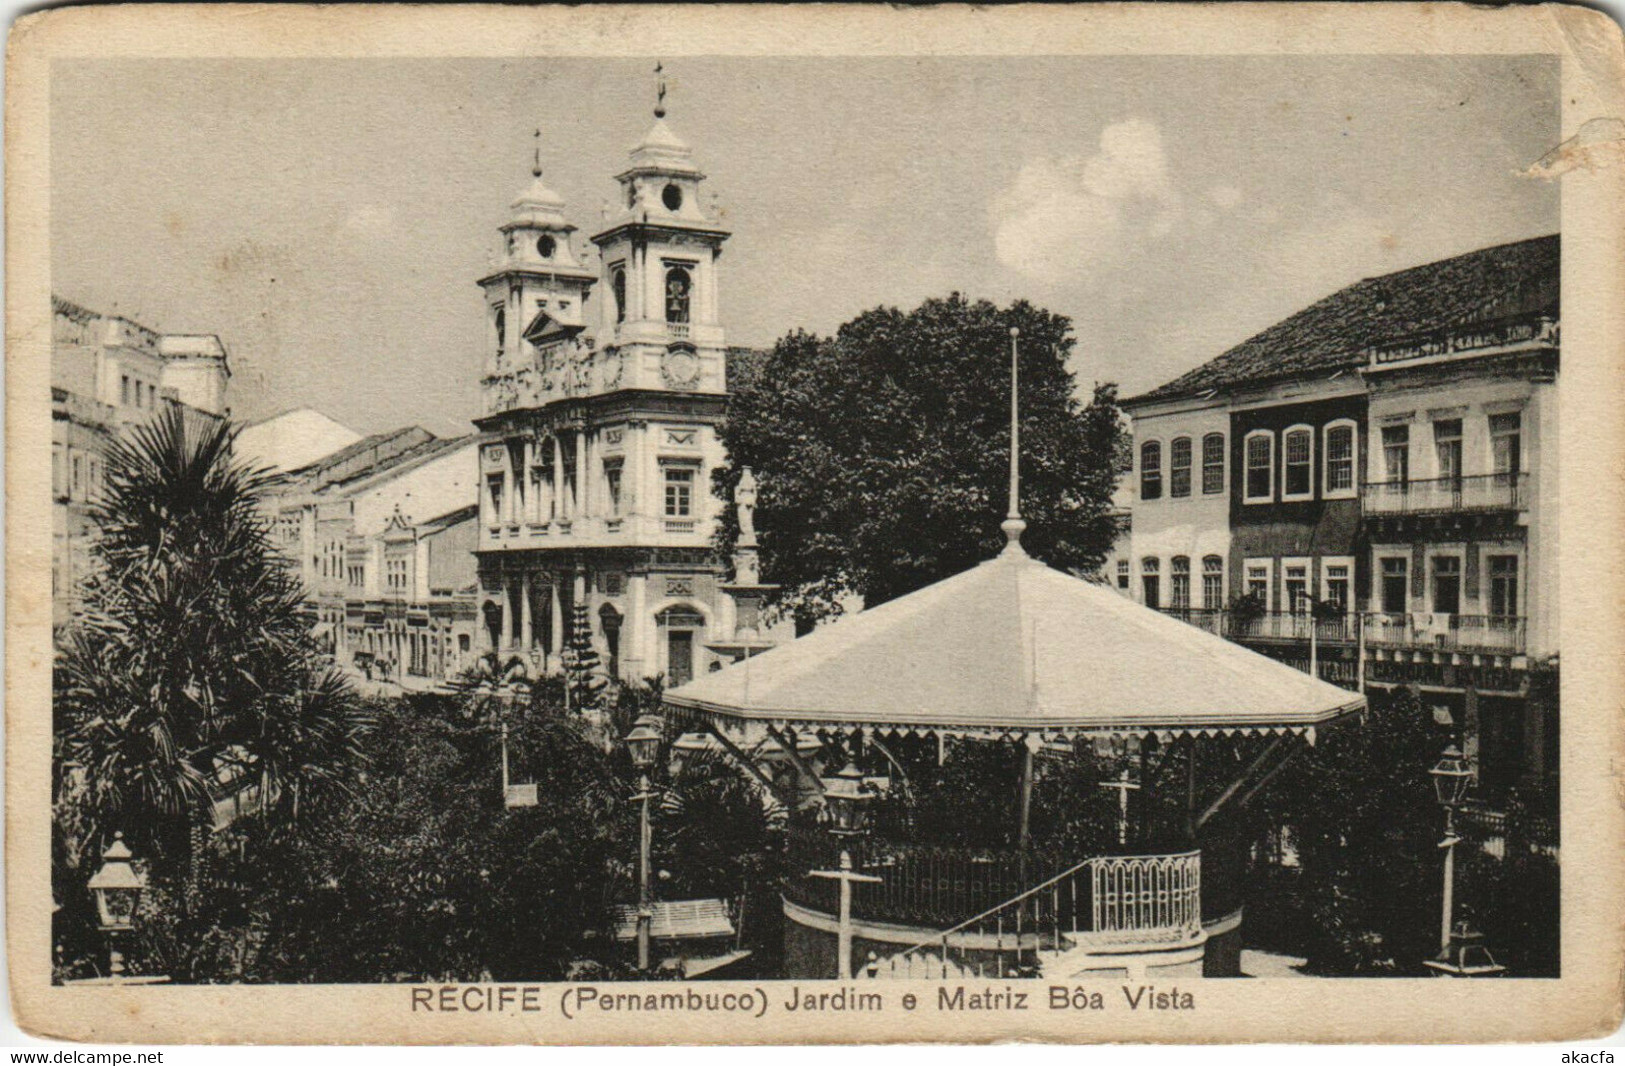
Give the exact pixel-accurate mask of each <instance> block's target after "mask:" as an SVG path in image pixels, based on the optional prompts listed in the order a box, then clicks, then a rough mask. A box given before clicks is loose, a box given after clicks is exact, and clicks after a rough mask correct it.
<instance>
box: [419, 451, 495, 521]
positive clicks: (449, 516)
mask: <svg viewBox="0 0 1625 1066" xmlns="http://www.w3.org/2000/svg"><path fill="white" fill-rule="evenodd" d="M463 439H466V438H463ZM479 511H480V505H479V504H477V503H470V504H465V505H463V506H462V507H459V508H457V509H456V510H455V511H447V512H446V513H445V514H443V515H440V516H438V517H436V518H431V519H429V520H428V521H427V522H419V523H418V529H420V530H423V531H424V532H437V531H439V530H442V529H450V528H451V527H452V526H455V525H457V524H458V523H460V522H466V521H468V520H469V519H470V518H473V517H474V516H475V515H477V514H479Z"/></svg>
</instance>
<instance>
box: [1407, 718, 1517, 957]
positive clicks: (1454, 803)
mask: <svg viewBox="0 0 1625 1066" xmlns="http://www.w3.org/2000/svg"><path fill="white" fill-rule="evenodd" d="M1428 773H1429V774H1430V775H1431V776H1432V777H1433V794H1434V797H1435V798H1436V799H1438V801H1439V806H1441V807H1443V808H1444V839H1443V840H1441V841H1439V847H1441V848H1443V849H1444V904H1443V906H1442V908H1441V911H1442V917H1441V919H1440V928H1439V957H1438V958H1437V959H1425V960H1423V961H1424V962H1425V963H1426V965H1428V966H1429V967H1431V968H1432V969H1435V970H1438V971H1440V972H1442V973H1447V974H1451V975H1453V976H1456V977H1477V976H1488V975H1491V974H1497V973H1500V972H1501V971H1503V970H1504V969H1506V967H1504V966H1500V965H1497V964H1496V962H1495V959H1494V958H1492V957H1491V956H1490V953H1489V949H1488V948H1487V947H1485V946H1484V937H1483V935H1482V934H1480V933H1475V932H1473V931H1472V930H1471V929H1469V928H1468V926H1467V923H1466V922H1465V921H1462V922H1460V923H1455V922H1454V915H1453V914H1452V911H1454V909H1455V890H1456V845H1457V844H1460V843H1461V837H1459V836H1457V835H1456V808H1457V807H1458V806H1460V805H1461V802H1462V800H1464V799H1466V798H1467V789H1468V788H1469V787H1470V786H1471V785H1472V783H1473V777H1474V774H1473V768H1472V766H1471V765H1470V764H1469V763H1468V762H1467V760H1466V758H1465V757H1463V755H1462V754H1461V749H1460V748H1458V747H1456V746H1455V745H1454V744H1452V745H1450V747H1448V748H1446V749H1445V752H1444V754H1443V755H1442V756H1440V757H1439V761H1438V763H1437V764H1436V765H1435V766H1434V767H1433V769H1431V770H1429V771H1428Z"/></svg>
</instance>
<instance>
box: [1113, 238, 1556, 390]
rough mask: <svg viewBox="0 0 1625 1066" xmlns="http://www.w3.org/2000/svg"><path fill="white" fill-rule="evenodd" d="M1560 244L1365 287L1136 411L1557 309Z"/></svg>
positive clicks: (1526, 245)
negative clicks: (1424, 335) (1371, 349)
mask: <svg viewBox="0 0 1625 1066" xmlns="http://www.w3.org/2000/svg"><path fill="white" fill-rule="evenodd" d="M1558 267H1559V244H1558V237H1557V235H1556V234H1553V235H1552V236H1549V237H1535V238H1533V239H1531V240H1526V241H1516V242H1514V243H1512V244H1500V245H1496V246H1495V247H1493V248H1482V249H1480V250H1478V251H1476V252H1468V253H1467V254H1466V255H1458V256H1455V257H1454V258H1451V259H1441V260H1439V261H1438V262H1436V263H1428V264H1425V265H1423V266H1418V267H1411V268H1409V269H1407V270H1400V271H1396V272H1395V273H1392V274H1383V275H1381V276H1379V277H1375V278H1366V279H1365V280H1364V281H1357V282H1355V283H1354V284H1353V285H1350V286H1349V287H1348V288H1346V289H1340V290H1338V291H1337V292H1334V293H1332V294H1331V295H1330V296H1328V297H1326V298H1325V299H1323V300H1320V301H1319V302H1317V303H1313V304H1310V305H1309V306H1308V307H1306V308H1304V309H1303V310H1302V311H1299V312H1298V313H1297V314H1295V315H1293V316H1291V317H1290V318H1287V319H1284V320H1283V321H1281V322H1277V323H1276V324H1275V325H1273V326H1271V327H1270V328H1268V329H1266V330H1265V331H1264V332H1262V333H1260V334H1258V335H1257V336H1255V337H1252V338H1251V339H1249V340H1246V341H1243V342H1242V343H1241V344H1238V345H1236V346H1235V347H1234V348H1232V349H1230V350H1229V351H1227V352H1225V353H1224V354H1223V355H1221V356H1219V357H1218V358H1217V359H1213V360H1211V361H1209V362H1206V363H1203V364H1202V365H1201V366H1199V367H1197V368H1196V369H1195V370H1192V371H1190V372H1189V373H1186V374H1182V375H1181V376H1179V377H1177V378H1175V379H1174V380H1173V381H1170V382H1168V383H1167V384H1166V385H1162V386H1159V387H1158V388H1155V389H1152V390H1151V391H1150V392H1147V393H1144V394H1142V395H1140V396H1136V397H1134V398H1133V399H1131V400H1127V401H1124V402H1125V403H1128V404H1135V403H1141V402H1145V401H1151V400H1170V399H1175V398H1178V397H1183V396H1193V395H1196V394H1197V393H1202V392H1206V391H1208V390H1210V389H1225V388H1231V387H1234V386H1237V385H1257V384H1263V383H1266V382H1271V381H1279V380H1282V379H1286V378H1294V377H1301V376H1305V375H1311V374H1319V373H1332V372H1335V371H1337V370H1341V369H1346V368H1350V367H1354V366H1358V365H1360V364H1361V363H1362V361H1363V358H1362V354H1361V353H1362V351H1363V350H1364V349H1365V348H1367V347H1368V346H1370V345H1372V344H1376V343H1379V342H1381V341H1386V340H1393V339H1396V338H1399V337H1403V336H1406V335H1408V334H1412V333H1418V332H1421V331H1423V330H1429V329H1438V328H1442V327H1449V326H1458V325H1466V324H1469V323H1472V322H1483V321H1489V320H1492V319H1498V318H1505V317H1508V316H1511V315H1518V314H1526V313H1534V312H1539V311H1550V312H1551V313H1553V314H1556V313H1557V308H1558V273H1559V271H1558Z"/></svg>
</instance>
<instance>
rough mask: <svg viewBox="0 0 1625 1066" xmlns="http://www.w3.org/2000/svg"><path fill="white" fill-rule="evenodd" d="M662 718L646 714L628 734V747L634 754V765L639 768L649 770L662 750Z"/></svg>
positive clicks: (632, 754) (634, 724) (635, 723)
mask: <svg viewBox="0 0 1625 1066" xmlns="http://www.w3.org/2000/svg"><path fill="white" fill-rule="evenodd" d="M659 726H660V719H658V718H656V717H655V716H654V715H650V714H646V715H643V716H642V717H640V718H639V719H638V720H637V721H636V722H634V723H633V725H632V731H631V732H630V733H628V734H626V749H627V751H628V752H629V753H630V754H631V756H632V765H633V766H635V767H637V768H638V769H639V770H644V771H647V770H649V769H650V768H651V767H653V766H654V764H655V756H656V755H657V754H658V752H659V751H660V736H661V733H660V728H659Z"/></svg>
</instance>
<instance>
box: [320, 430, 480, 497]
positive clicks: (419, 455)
mask: <svg viewBox="0 0 1625 1066" xmlns="http://www.w3.org/2000/svg"><path fill="white" fill-rule="evenodd" d="M474 437H475V435H474V434H472V433H468V434H464V435H463V436H461V437H433V438H431V439H429V440H426V441H422V442H420V443H418V444H414V445H412V446H411V447H410V448H407V449H406V450H404V451H400V452H394V453H392V454H390V455H387V456H385V457H384V458H382V459H381V460H379V461H378V462H376V463H369V464H368V465H367V466H365V467H363V468H361V469H359V470H355V471H347V472H346V473H345V475H344V476H343V477H341V478H336V479H334V480H332V481H331V482H329V484H328V486H327V487H329V488H333V487H341V486H345V485H350V484H352V483H353V482H357V481H365V480H366V479H367V478H370V477H373V476H375V475H377V474H381V473H383V472H384V471H386V470H393V469H395V468H397V467H402V466H406V465H409V464H416V463H419V462H422V461H423V460H426V459H431V458H433V457H434V456H436V455H439V454H441V453H442V452H449V451H455V450H456V449H458V448H461V447H463V446H465V445H467V444H468V443H469V442H470V441H472V440H474Z"/></svg>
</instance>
